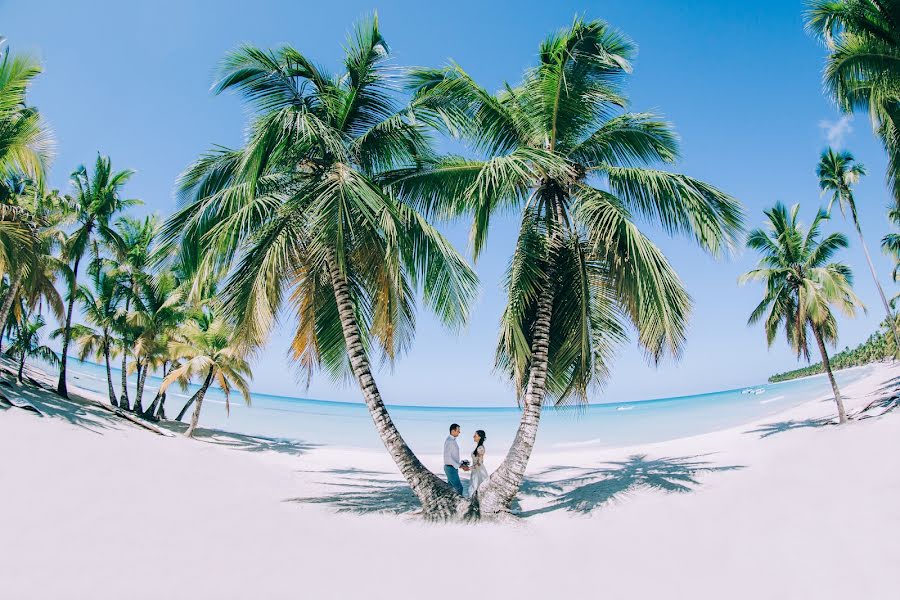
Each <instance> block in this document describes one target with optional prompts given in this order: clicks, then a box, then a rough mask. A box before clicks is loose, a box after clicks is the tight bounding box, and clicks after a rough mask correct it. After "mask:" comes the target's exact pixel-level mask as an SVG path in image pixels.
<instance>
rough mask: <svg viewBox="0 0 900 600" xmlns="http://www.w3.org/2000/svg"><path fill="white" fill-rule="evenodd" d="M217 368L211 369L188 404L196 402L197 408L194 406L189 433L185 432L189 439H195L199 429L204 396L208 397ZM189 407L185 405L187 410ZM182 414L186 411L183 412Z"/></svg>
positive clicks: (179, 417)
mask: <svg viewBox="0 0 900 600" xmlns="http://www.w3.org/2000/svg"><path fill="white" fill-rule="evenodd" d="M215 370H216V369H215V367H210V368H209V373H207V374H206V380H205V381H204V382H203V385H202V386H201V387H200V389H199V390H197V393H196V394H194V397H193V398H191V399H190V401H189V402H188V404H190V403H191V402H194V401H196V406H194V414H192V415H191V424H190V425H189V426H188V428H187V431H185V432H184V435H186V436H187V437H193V435H194V430H195V429H197V422H198V421H200V408H201V406H203V396H205V395H206V390H207V388H209V384H210V383H211V382H212V378H213V373H214V372H215ZM187 407H188V405H187V404H186V405H185V407H184V408H185V409H186V408H187ZM181 412H182V413H183V412H184V410H182V411H181ZM178 419H179V420H181V415H178Z"/></svg>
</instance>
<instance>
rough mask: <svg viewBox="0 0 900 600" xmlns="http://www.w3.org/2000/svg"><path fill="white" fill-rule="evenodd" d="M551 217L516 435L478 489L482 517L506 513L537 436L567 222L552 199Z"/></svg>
mask: <svg viewBox="0 0 900 600" xmlns="http://www.w3.org/2000/svg"><path fill="white" fill-rule="evenodd" d="M553 217H554V221H555V223H552V224H551V227H552V229H551V232H550V240H549V248H548V253H547V268H546V280H545V283H544V287H543V289H542V290H541V293H540V295H539V296H538V299H537V312H536V315H535V321H534V326H533V333H532V338H531V364H530V369H529V376H528V385H527V386H526V387H525V397H524V399H523V402H522V416H521V417H520V419H519V428H518V429H517V430H516V437H515V438H513V443H512V446H510V448H509V452H507V454H506V458H504V459H503V462H502V463H501V464H500V466H499V467H498V468H497V470H496V471H494V472H493V473H492V474H491V476H490V478H489V479H488V481H487V482H486V483H485V486H484V487H482V488H479V490H478V496H477V502H478V512H479V513H480V514H481V515H485V516H490V515H498V514H508V513H509V510H510V505H511V504H512V502H513V500H515V498H516V494H517V493H518V492H519V488H520V487H521V486H522V482H523V481H524V480H525V469H526V468H527V467H528V461H529V459H530V458H531V452H532V451H533V450H534V443H535V440H536V439H537V431H538V425H540V421H541V410H542V409H543V406H544V397H545V396H546V394H547V368H548V361H549V353H550V323H551V319H552V318H553V302H554V300H555V285H556V283H555V280H556V263H555V261H554V253H555V252H556V248H558V247H559V246H560V245H561V244H562V237H561V235H562V234H561V228H562V227H564V226H565V223H566V222H567V221H566V217H565V214H564V213H563V209H562V206H561V205H560V204H559V202H556V201H554V202H553Z"/></svg>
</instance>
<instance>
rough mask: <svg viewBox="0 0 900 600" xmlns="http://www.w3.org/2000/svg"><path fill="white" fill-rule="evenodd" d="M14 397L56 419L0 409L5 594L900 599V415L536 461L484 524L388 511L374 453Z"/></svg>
mask: <svg viewBox="0 0 900 600" xmlns="http://www.w3.org/2000/svg"><path fill="white" fill-rule="evenodd" d="M869 368H870V369H871V375H870V376H869V377H867V378H865V379H863V380H861V381H858V382H857V383H855V384H853V385H850V386H847V389H846V390H845V393H846V395H847V396H848V400H847V404H848V409H849V410H850V411H851V412H855V411H858V410H860V409H861V408H862V407H863V406H865V405H867V404H869V403H870V402H872V401H873V400H880V399H883V401H884V403H883V406H880V407H879V408H878V409H877V410H874V411H873V413H874V414H878V413H881V412H882V410H884V409H885V408H892V407H893V406H894V405H895V403H896V402H898V400H897V399H896V398H897V394H898V393H900V367H898V366H889V365H878V366H876V367H874V368H873V367H869ZM6 379H7V380H8V379H9V377H6ZM0 392H2V394H3V395H5V396H7V397H9V398H10V399H13V400H15V399H17V398H22V399H27V400H30V401H31V402H32V403H33V404H34V405H35V406H36V407H38V408H39V409H40V410H42V411H43V412H44V413H45V416H44V417H43V418H42V417H39V416H37V415H35V414H33V413H31V412H29V411H26V410H22V409H19V408H2V407H0V456H2V457H3V458H2V459H0V507H2V512H0V523H2V526H0V555H2V559H0V598H4V599H10V600H19V599H22V600H24V599H28V598H40V599H70V598H72V599H75V598H85V599H91V600H96V599H101V598H116V599H125V598H168V599H180V598H190V599H194V600H197V599H205V598H216V599H231V598H240V599H251V598H253V599H257V598H260V599H262V598H340V599H356V598H376V599H381V598H391V599H406V598H417V599H419V598H423V599H427V598H435V599H439V598H464V597H473V596H474V597H476V598H544V597H569V598H598V597H604V598H816V599H821V598H854V599H861V598H866V599H868V598H898V597H900V569H898V568H897V564H898V560H900V511H898V510H897V507H898V505H900V410H898V411H894V412H887V413H886V414H884V415H883V416H878V417H874V418H867V419H862V420H856V421H854V422H851V423H850V424H848V425H847V426H844V427H834V426H827V425H825V424H824V423H825V421H824V420H822V418H823V417H829V416H831V415H832V414H833V413H834V408H833V406H834V405H833V402H831V401H830V399H828V401H823V399H821V398H820V399H811V401H810V402H809V403H807V404H805V405H803V406H800V407H798V408H795V409H792V410H790V411H788V412H786V413H784V414H782V415H779V416H778V417H777V418H774V419H771V418H770V419H768V420H766V421H765V422H760V423H757V424H753V425H748V426H744V427H740V428H737V429H733V430H728V431H722V432H717V433H714V434H709V435H704V436H698V437H694V438H687V439H681V440H675V441H671V442H666V443H661V444H654V445H646V446H641V447H633V448H623V449H617V450H602V451H601V450H597V449H592V448H590V447H582V448H578V449H577V450H574V449H573V450H571V451H567V452H566V453H564V454H561V453H555V454H549V455H541V456H537V457H535V460H534V461H533V464H532V469H531V473H532V477H531V479H529V481H528V484H527V486H526V490H525V491H526V495H525V496H524V500H523V506H522V508H523V510H524V512H525V514H526V515H527V518H525V519H523V521H522V523H521V524H520V525H479V526H471V525H433V524H431V525H430V524H425V523H421V522H419V521H417V520H415V519H413V518H410V517H408V516H400V515H397V514H390V513H385V512H378V511H383V510H385V509H387V510H396V511H404V510H409V508H410V507H411V506H412V499H411V496H410V494H409V492H408V491H407V490H405V488H404V486H403V485H401V484H400V483H398V480H397V478H396V476H395V475H394V473H395V471H394V469H393V468H392V465H391V464H390V462H389V459H388V458H387V456H386V454H384V453H381V452H369V451H351V450H342V449H337V448H329V447H316V446H314V445H311V444H304V443H291V442H286V441H279V440H268V439H264V438H248V437H245V436H238V435H233V434H223V433H221V432H209V431H206V432H202V433H203V435H204V439H203V441H191V440H187V439H184V438H183V437H182V436H176V437H164V436H160V435H156V434H154V433H151V432H149V431H147V430H144V429H141V428H138V427H136V426H133V425H131V424H130V423H128V422H126V421H123V420H121V419H119V418H117V417H115V416H114V415H112V414H110V413H109V412H108V411H105V410H101V409H99V408H98V407H96V406H93V405H92V404H91V403H90V402H84V401H80V400H73V401H72V402H64V401H62V400H60V399H59V398H57V397H56V396H55V395H54V394H51V393H49V392H46V391H40V390H37V389H36V388H34V387H31V386H29V387H25V388H19V387H18V386H15V385H13V386H12V387H9V386H3V387H0ZM2 406H8V404H4V405H2ZM209 442H214V443H209ZM495 454H496V452H495ZM425 458H426V462H427V463H428V464H429V465H432V466H433V467H434V468H435V469H437V468H439V466H440V462H441V460H440V457H438V456H428V457H425ZM493 459H494V461H495V463H494V464H496V461H497V460H498V457H497V456H494V457H493ZM488 466H489V467H491V466H493V465H491V464H490V462H489V464H488ZM310 498H313V500H312V501H310V500H309V499H310ZM341 509H343V510H344V511H345V512H338V511H339V510H341Z"/></svg>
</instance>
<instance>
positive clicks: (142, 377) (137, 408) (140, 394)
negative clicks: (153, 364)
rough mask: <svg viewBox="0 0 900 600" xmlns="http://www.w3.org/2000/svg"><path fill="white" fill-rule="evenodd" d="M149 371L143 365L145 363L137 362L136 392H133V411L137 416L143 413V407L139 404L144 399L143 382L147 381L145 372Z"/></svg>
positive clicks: (147, 367)
mask: <svg viewBox="0 0 900 600" xmlns="http://www.w3.org/2000/svg"><path fill="white" fill-rule="evenodd" d="M149 370H150V367H149V366H148V365H147V364H145V362H143V361H141V360H138V368H137V390H135V392H134V407H133V410H134V412H135V413H137V414H141V413H143V412H144V409H143V407H142V406H141V402H142V401H143V399H144V382H146V381H147V371H149Z"/></svg>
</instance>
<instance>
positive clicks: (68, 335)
mask: <svg viewBox="0 0 900 600" xmlns="http://www.w3.org/2000/svg"><path fill="white" fill-rule="evenodd" d="M80 262H81V257H80V256H77V257H76V258H75V264H73V265H72V288H71V289H70V290H69V305H68V307H67V308H66V328H65V329H64V330H63V343H62V356H60V362H59V382H58V383H57V384H56V393H57V394H59V395H60V396H62V397H63V398H68V397H69V391H68V390H67V389H66V362H67V361H68V358H69V342H70V341H72V311H73V309H74V308H75V286H76V285H78V264H79V263H80Z"/></svg>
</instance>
